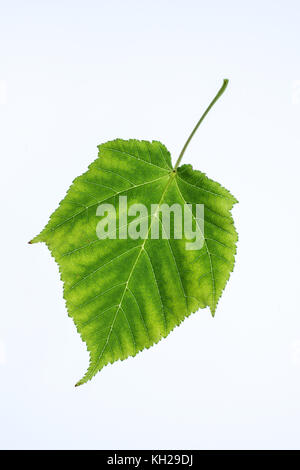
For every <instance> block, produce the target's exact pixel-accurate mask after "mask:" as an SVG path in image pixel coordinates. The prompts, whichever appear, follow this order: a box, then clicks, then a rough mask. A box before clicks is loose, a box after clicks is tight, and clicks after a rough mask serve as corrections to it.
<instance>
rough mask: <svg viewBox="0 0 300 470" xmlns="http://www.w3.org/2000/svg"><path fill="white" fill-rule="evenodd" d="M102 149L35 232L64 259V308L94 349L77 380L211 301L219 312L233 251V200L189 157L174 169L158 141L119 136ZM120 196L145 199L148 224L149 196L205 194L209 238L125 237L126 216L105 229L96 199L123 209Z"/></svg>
mask: <svg viewBox="0 0 300 470" xmlns="http://www.w3.org/2000/svg"><path fill="white" fill-rule="evenodd" d="M98 149H99V154H98V158H97V159H96V160H95V161H94V162H93V163H92V164H91V165H90V166H89V169H88V171H87V172H86V173H84V174H83V175H81V176H79V177H78V178H76V179H75V180H74V181H73V183H72V185H71V186H70V188H69V190H68V192H67V194H66V196H65V198H64V199H63V200H62V201H61V202H60V204H59V207H58V208H57V210H56V211H55V212H54V213H53V214H52V215H51V217H50V220H49V222H48V224H47V225H46V227H45V228H44V230H43V231H42V232H41V233H40V234H39V235H38V236H36V237H35V238H34V239H33V240H32V241H31V243H35V242H44V243H46V244H47V246H48V248H49V250H50V252H51V254H52V256H53V257H54V258H55V260H56V262H57V263H58V265H59V270H60V274H61V279H62V281H63V284H64V298H65V300H66V306H67V309H68V314H69V316H70V317H72V318H73V320H74V323H75V325H76V328H77V331H78V332H79V333H80V335H81V338H82V340H83V341H84V342H85V343H86V346H87V349H88V351H89V353H90V364H89V368H88V370H87V372H86V374H85V375H84V377H83V378H82V379H81V380H80V381H79V382H78V383H77V384H76V385H80V384H83V383H85V382H87V381H88V380H90V379H91V378H92V377H93V376H94V375H95V374H96V373H97V372H98V371H99V370H101V369H102V368H103V367H104V366H105V365H107V364H108V363H113V362H115V361H117V360H119V359H121V360H124V359H126V358H127V357H129V356H135V355H136V354H137V353H138V352H139V351H142V350H143V349H144V348H149V347H150V346H152V345H153V344H154V343H157V342H158V341H159V340H160V339H161V338H163V337H166V336H167V335H168V334H169V333H170V331H172V330H173V329H174V327H175V326H177V325H179V324H180V323H181V322H182V321H183V320H184V319H185V318H186V317H188V316H189V315H190V314H191V313H192V312H196V311H197V310H198V309H199V308H205V307H207V306H208V307H209V308H210V310H211V313H212V315H214V313H215V310H216V306H217V303H218V300H219V298H220V296H221V294H222V291H223V289H224V287H225V285H226V283H227V280H228V278H229V275H230V272H231V271H232V270H233V266H234V255H235V252H236V241H237V233H236V231H235V228H234V225H233V220H232V217H231V213H230V211H231V209H232V207H233V205H234V203H235V202H237V201H236V199H235V198H234V197H233V196H232V195H231V194H230V192H229V191H228V190H226V189H225V188H224V187H222V186H221V185H220V184H218V183H216V182H214V181H212V180H211V179H209V178H207V176H206V175H205V174H204V173H202V172H200V171H197V170H193V168H192V166H191V165H183V166H176V165H175V167H174V169H173V167H172V164H171V157H170V153H169V152H168V150H167V149H166V147H165V146H164V145H163V144H161V143H160V142H157V141H152V142H147V141H139V140H127V141H126V140H121V139H117V140H114V141H111V142H107V143H105V144H102V145H99V147H98ZM119 196H127V199H128V206H130V205H131V204H133V203H142V204H144V205H145V206H146V207H147V208H149V218H148V226H149V227H150V228H151V226H152V225H153V221H154V219H155V217H154V216H153V215H152V216H151V212H150V206H151V204H158V205H159V207H161V205H162V204H169V205H170V206H171V205H172V204H174V203H177V204H180V206H181V207H183V205H184V204H185V203H189V204H193V205H194V204H204V234H203V235H204V244H203V247H202V248H201V249H200V250H192V251H188V250H186V242H187V240H186V239H185V237H183V238H182V239H175V238H174V236H171V237H170V239H166V238H162V236H160V238H159V239H151V238H150V236H148V237H146V238H144V239H141V238H139V239H131V238H127V239H120V238H119V237H118V234H119V232H120V230H124V226H122V227H120V226H117V229H116V238H115V239H99V238H98V237H97V234H96V227H97V224H98V222H99V217H98V216H97V215H96V210H97V207H98V206H99V204H101V203H111V204H113V205H114V206H115V207H116V212H117V214H119V209H120V207H119ZM193 219H194V224H197V227H198V228H199V229H200V224H199V220H198V219H197V220H196V219H195V216H194V215H193ZM161 224H162V222H160V225H161ZM127 225H128V224H127ZM149 230H150V229H149ZM160 230H161V233H162V231H163V230H164V227H160ZM148 235H149V233H148Z"/></svg>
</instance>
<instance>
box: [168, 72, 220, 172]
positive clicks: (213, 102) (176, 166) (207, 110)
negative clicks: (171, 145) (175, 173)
mask: <svg viewBox="0 0 300 470" xmlns="http://www.w3.org/2000/svg"><path fill="white" fill-rule="evenodd" d="M228 81H229V80H228V79H227V78H225V79H224V80H223V85H222V86H221V88H220V90H219V91H218V93H217V94H216V96H215V97H214V99H213V100H212V102H211V103H210V104H209V106H208V107H207V108H206V110H205V111H204V113H203V114H202V116H201V118H200V119H199V121H198V122H197V124H196V126H195V127H194V129H193V130H192V132H191V134H190V136H189V138H188V140H187V141H186V143H185V144H184V146H183V149H182V150H181V152H180V155H179V157H178V160H177V162H176V164H175V167H174V170H176V168H178V166H179V164H180V162H181V160H182V157H183V154H184V152H185V151H186V149H187V146H188V145H189V143H190V141H191V140H192V138H193V136H194V134H195V132H196V131H197V129H198V127H199V126H200V124H201V122H202V121H203V119H204V118H205V116H206V115H207V114H208V113H209V111H210V110H211V108H212V107H213V105H214V104H215V103H216V102H217V101H218V99H219V98H220V96H221V95H223V93H224V91H225V90H226V87H227V85H228Z"/></svg>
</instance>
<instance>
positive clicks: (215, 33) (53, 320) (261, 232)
mask: <svg viewBox="0 0 300 470" xmlns="http://www.w3.org/2000/svg"><path fill="white" fill-rule="evenodd" d="M299 24H300V3H299V1H297V0H295V1H292V0H281V1H279V0H269V1H268V0H254V1H252V2H249V1H247V2H246V1H234V0H227V1H226V2H225V1H214V0H212V1H202V0H184V1H183V0H172V1H171V0H151V1H143V0H139V1H135V0H126V1H122V0H119V1H118V0H110V1H104V0H98V1H96V0H94V1H92V0H85V1H76V0H72V1H71V0H70V1H68V0H60V1H55V0H53V1H51V2H50V1H49V2H46V1H43V2H40V1H30V0H28V1H26V2H24V1H14V0H10V1H8V0H7V1H3V0H1V1H0V155H1V185H0V191H1V233H0V237H1V270H0V275H1V284H0V285H1V307H0V309H1V314H0V315H1V317H0V448H3V449H40V448H41V449H48V448H50V449H61V448H66V449H89V448H96V449H129V448H133V449H141V448H144V449H151V448H154V449H155V448H156V449H163V448H171V449H217V448H221V449H227V448H230V449H232V448H272V449H275V448H298V449H299V448H300V428H299V422H300V318H299V313H300V308H299V287H300V286H299V263H300V256H299V231H300V230H299V229H300V224H299V170H300V164H299V162H300V154H299V151H300V132H299V124H300V60H299V58H300V57H299V48H300V47H299V46H300V29H299ZM223 78H229V79H230V82H229V86H228V89H227V91H226V93H225V95H224V96H223V97H222V98H221V100H220V101H219V102H218V103H217V105H216V106H215V108H214V109H213V111H212V112H211V113H210V114H209V116H208V117H207V119H206V120H205V122H204V123H203V125H202V126H201V128H200V130H199V131H198V133H197V135H196V136H195V137H194V139H193V141H192V143H191V145H190V146H189V148H188V150H187V152H186V154H185V157H184V162H186V163H192V164H193V166H194V167H195V168H198V169H200V170H202V171H204V172H206V173H207V175H208V176H209V177H211V178H213V179H215V180H217V181H219V182H221V183H222V184H223V185H224V186H225V187H227V188H228V189H230V191H231V192H232V193H233V194H234V195H235V196H236V197H237V199H238V200H239V204H238V205H237V206H235V208H234V211H233V215H234V218H235V222H236V227H237V229H238V232H239V242H238V253H237V258H236V266H235V271H234V273H233V274H232V276H231V279H230V282H229V283H228V285H227V288H226V290H225V292H224V294H223V297H222V299H221V301H220V302H219V306H218V309H217V312H216V316H215V318H212V317H211V315H210V312H209V311H208V309H206V310H200V311H199V312H197V313H196V314H194V315H192V316H191V317H190V318H189V319H187V320H186V321H185V322H184V323H183V324H182V325H181V326H180V328H176V329H175V331H174V332H172V333H171V334H170V335H169V337H168V338H167V339H165V340H163V341H161V342H160V343H159V344H158V345H156V346H155V347H153V348H151V349H149V350H147V351H144V352H142V353H141V354H139V355H138V356H136V357H135V358H130V359H128V360H126V361H124V362H122V363H121V362H118V363H115V364H113V365H112V366H108V367H106V368H105V369H104V370H103V371H102V372H101V373H99V374H98V375H97V376H96V377H95V378H94V379H93V380H92V381H91V382H89V383H88V384H87V385H84V386H82V387H78V388H76V389H75V388H74V384H75V383H76V381H77V380H78V379H79V378H80V377H81V376H82V375H83V373H84V372H85V370H86V368H87V365H88V353H87V351H86V347H85V344H84V343H82V341H81V339H80V337H79V335H78V334H77V333H76V330H75V327H74V325H73V322H72V320H71V319H70V318H69V317H68V316H67V311H66V308H65V303H64V300H63V297H62V283H61V281H60V279H59V273H58V267H57V265H56V264H55V262H54V260H53V258H51V256H50V253H49V252H48V250H47V248H46V246H45V245H43V244H38V245H33V246H30V245H28V244H27V242H28V241H29V240H30V239H31V238H32V237H33V236H34V235H36V234H37V233H38V232H39V231H40V230H41V229H42V228H43V226H44V225H45V223H46V222H47V220H48V217H49V215H50V214H51V212H52V211H53V210H54V209H55V208H56V207H57V205H58V202H59V201H60V200H61V199H62V198H63V197H64V195H65V192H66V190H67V188H68V187H69V185H70V183H71V182H72V180H73V179H74V178H75V177H76V176H78V175H80V174H81V173H82V172H84V171H85V170H86V168H87V166H88V165H89V163H90V162H91V161H92V160H93V159H94V158H95V157H96V155H97V148H96V146H97V145H98V144H99V143H102V142H105V141H107V140H110V139H114V138H116V137H120V138H124V139H127V138H138V139H149V140H152V139H156V140H161V141H162V142H163V143H164V144H165V145H166V146H167V147H168V149H169V150H170V151H171V154H172V157H173V161H174V160H175V159H176V158H177V156H178V153H179V152H180V150H181V147H182V145H183V144H184V142H185V139H186V138H187V135H188V134H189V132H190V131H191V129H192V127H193V126H194V124H195V122H196V121H197V119H198V118H199V116H200V114H201V113H202V111H203V110H204V108H205V107H206V106H207V104H208V103H209V101H210V100H211V99H212V97H213V96H214V94H215V93H216V91H217V89H218V88H219V87H220V86H221V83H222V80H223Z"/></svg>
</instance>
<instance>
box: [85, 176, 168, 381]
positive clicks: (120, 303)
mask: <svg viewBox="0 0 300 470" xmlns="http://www.w3.org/2000/svg"><path fill="white" fill-rule="evenodd" d="M175 177H176V172H175V171H172V172H171V173H170V176H169V178H168V181H167V183H166V185H165V188H164V190H163V192H162V195H161V198H160V201H159V203H158V205H157V208H156V211H155V213H154V214H153V215H151V222H150V225H149V229H148V232H147V235H146V237H145V239H144V241H143V243H142V245H141V248H140V250H139V252H138V254H137V257H136V259H135V262H134V264H133V266H132V268H131V270H130V273H129V276H128V279H127V282H126V284H125V288H124V290H123V293H122V296H121V299H120V302H119V306H118V308H117V310H116V313H115V315H114V318H113V320H112V323H111V326H110V330H109V333H108V335H107V339H106V342H105V344H104V346H103V348H102V351H101V353H100V355H99V357H98V359H97V360H96V363H95V364H94V366H93V369H92V370H91V371H90V372H89V376H93V375H94V372H95V371H96V369H97V367H98V365H99V362H100V360H101V358H102V356H103V354H104V351H105V349H106V347H107V345H108V342H109V340H110V337H111V334H112V331H113V327H114V324H115V322H116V319H117V316H118V313H119V311H120V309H121V308H122V302H123V299H124V296H125V293H126V290H127V289H128V285H129V282H130V279H131V277H132V275H133V272H134V270H135V267H136V265H137V263H138V261H139V259H140V256H141V254H142V253H143V251H144V247H145V244H146V242H147V240H148V235H149V233H150V230H151V227H152V222H153V219H154V217H155V216H156V213H157V212H158V211H159V209H160V207H161V205H162V203H163V200H164V197H165V194H166V192H167V190H168V189H169V186H170V185H171V183H172V182H173V180H174V179H175ZM148 256H149V255H148Z"/></svg>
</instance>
